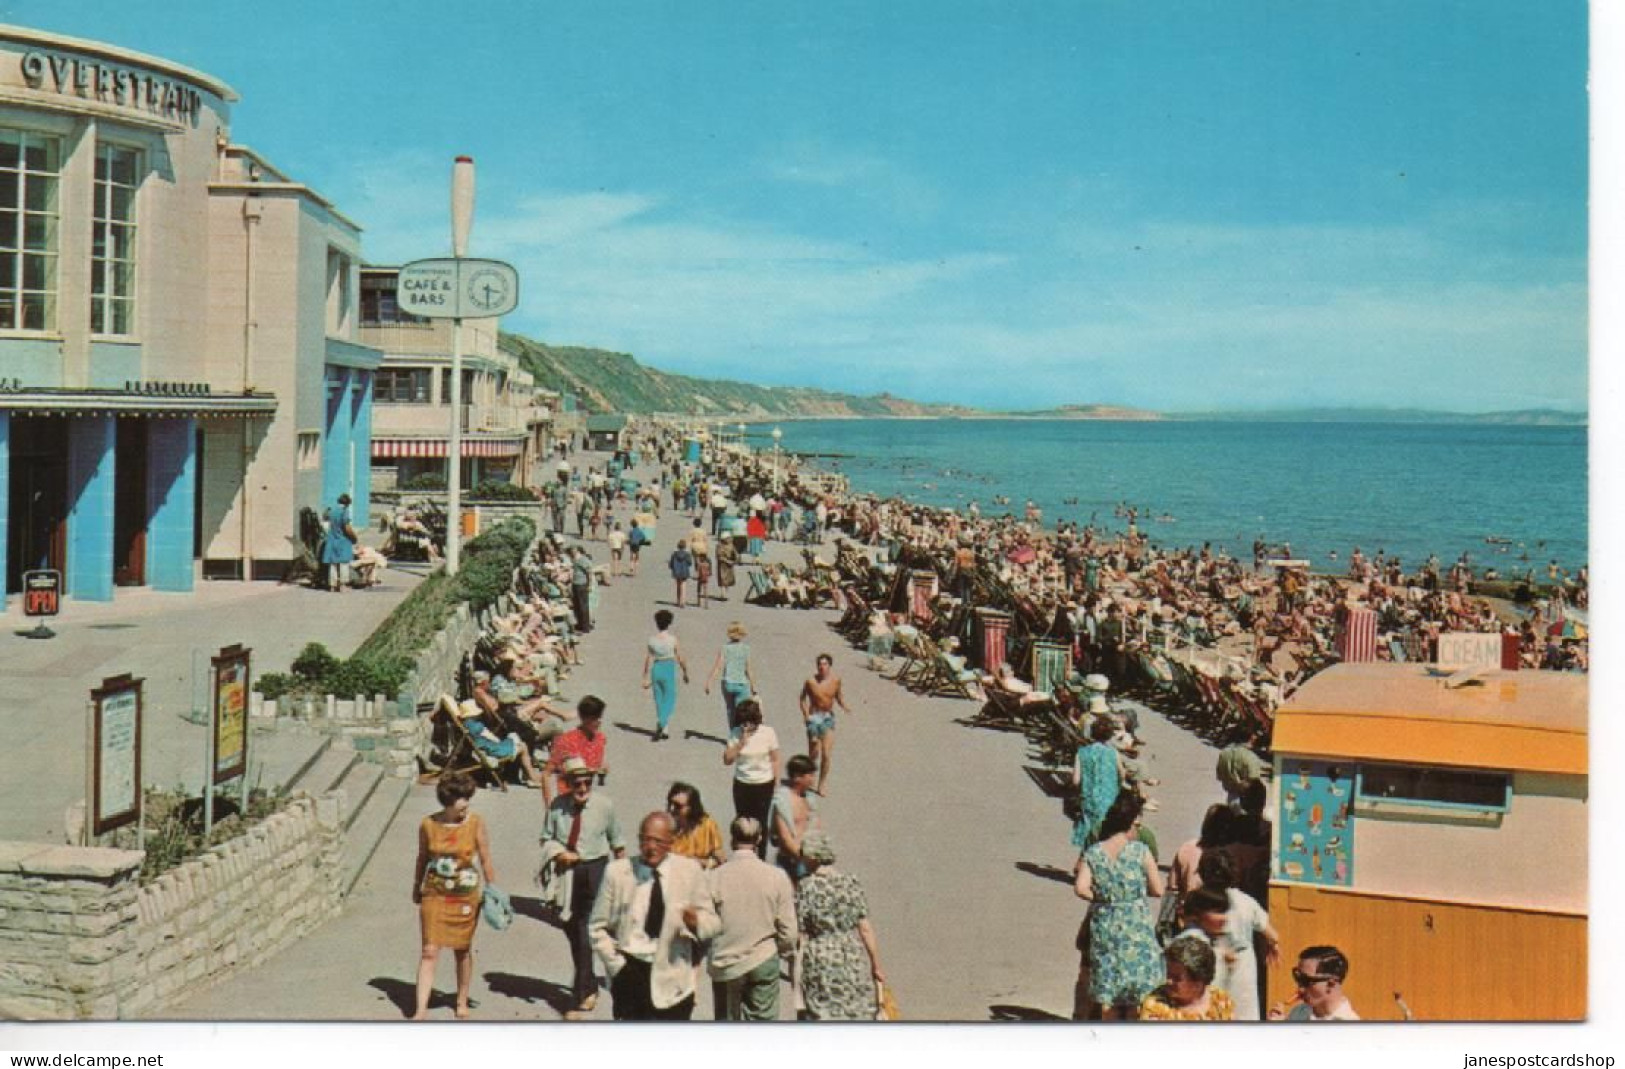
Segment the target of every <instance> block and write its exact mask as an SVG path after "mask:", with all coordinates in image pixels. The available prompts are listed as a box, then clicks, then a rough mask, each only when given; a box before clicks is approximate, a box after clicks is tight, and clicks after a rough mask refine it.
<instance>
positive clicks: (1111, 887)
mask: <svg viewBox="0 0 1625 1069" xmlns="http://www.w3.org/2000/svg"><path fill="white" fill-rule="evenodd" d="M1143 805H1144V803H1143V802H1141V800H1140V798H1139V796H1138V795H1135V794H1131V793H1129V792H1127V791H1125V792H1123V793H1122V794H1120V795H1118V797H1117V801H1115V802H1113V803H1112V807H1111V808H1110V809H1108V810H1107V811H1106V816H1105V818H1104V819H1103V820H1102V821H1101V825H1100V841H1099V842H1096V843H1095V844H1094V845H1092V846H1090V847H1089V848H1088V849H1087V850H1085V851H1084V852H1083V864H1082V865H1081V866H1080V867H1079V869H1078V878H1077V883H1076V886H1075V888H1074V889H1075V890H1076V891H1077V895H1078V897H1079V898H1082V899H1085V900H1086V901H1088V902H1089V903H1090V907H1089V921H1088V925H1089V937H1088V955H1089V980H1088V996H1089V1001H1090V1002H1091V1003H1093V1004H1094V1006H1095V1007H1097V1008H1098V1012H1099V1013H1100V1016H1101V1018H1102V1019H1103V1020H1108V1021H1111V1020H1130V1019H1133V1018H1134V1017H1135V1016H1137V1014H1138V1012H1139V1006H1140V1003H1141V1001H1142V1000H1143V999H1144V998H1145V996H1146V995H1148V994H1149V993H1150V992H1151V990H1152V989H1153V988H1155V987H1156V986H1157V984H1158V983H1159V982H1160V981H1161V980H1162V978H1163V971H1162V952H1161V949H1160V948H1159V947H1158V945H1157V935H1156V928H1155V923H1154V921H1153V919H1152V913H1151V907H1150V906H1149V905H1148V904H1147V903H1146V896H1147V895H1150V896H1151V897H1154V898H1155V897H1160V896H1161V895H1162V891H1163V887H1162V874H1161V873H1160V872H1158V871H1157V859H1156V858H1155V857H1154V856H1152V853H1151V851H1150V850H1149V849H1148V848H1147V847H1146V845H1145V844H1144V843H1142V842H1140V841H1139V839H1138V837H1137V834H1138V831H1139V826H1140V810H1141V808H1142V807H1143Z"/></svg>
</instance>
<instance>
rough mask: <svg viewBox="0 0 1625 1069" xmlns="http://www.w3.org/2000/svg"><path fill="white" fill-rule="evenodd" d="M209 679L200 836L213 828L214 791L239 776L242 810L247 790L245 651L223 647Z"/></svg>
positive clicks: (246, 656) (246, 680) (246, 661)
mask: <svg viewBox="0 0 1625 1069" xmlns="http://www.w3.org/2000/svg"><path fill="white" fill-rule="evenodd" d="M209 665H210V668H211V672H210V677H211V679H212V680H213V686H212V688H211V700H210V702H209V710H210V718H209V719H210V724H209V731H208V746H207V752H208V758H207V762H206V765H205V767H206V768H207V769H208V771H207V772H205V773H204V776H203V833H204V834H205V835H207V834H208V833H209V830H210V829H211V828H213V827H214V789H215V787H217V786H219V785H220V784H222V783H227V782H229V781H231V780H233V779H237V778H239V777H242V778H243V779H244V781H245V782H244V789H243V792H242V798H241V799H240V800H239V805H240V807H241V808H246V807H247V803H248V791H247V783H246V777H247V773H248V682H249V674H248V669H249V651H248V650H246V649H244V648H243V647H242V646H241V645H235V646H227V647H225V648H224V649H222V650H221V651H220V652H219V653H218V654H217V655H215V656H214V657H213V658H211V659H210V661H209Z"/></svg>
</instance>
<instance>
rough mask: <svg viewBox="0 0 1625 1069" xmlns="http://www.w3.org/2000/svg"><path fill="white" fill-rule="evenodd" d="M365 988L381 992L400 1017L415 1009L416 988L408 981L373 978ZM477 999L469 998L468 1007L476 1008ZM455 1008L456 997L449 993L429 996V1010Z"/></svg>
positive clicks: (453, 993)
mask: <svg viewBox="0 0 1625 1069" xmlns="http://www.w3.org/2000/svg"><path fill="white" fill-rule="evenodd" d="M367 986H368V987H370V988H372V989H373V990H374V991H378V992H381V993H382V994H383V996H384V997H385V998H387V999H389V1001H390V1002H392V1003H394V1005H395V1008H396V1009H397V1010H399V1011H401V1016H402V1017H410V1016H412V1011H413V1010H414V1009H416V1008H417V1005H416V1003H417V986H416V985H415V984H414V983H413V982H412V981H410V980H398V979H396V978H395V977H393V976H374V977H373V978H372V979H371V980H368V981H367ZM479 1004H480V1002H479V999H476V998H472V997H471V998H469V1000H468V1005H469V1007H470V1008H471V1009H472V1008H477V1007H478V1006H479ZM456 1007H457V996H456V993H455V992H451V991H434V992H432V993H431V994H430V995H429V1009H430V1010H451V1009H456Z"/></svg>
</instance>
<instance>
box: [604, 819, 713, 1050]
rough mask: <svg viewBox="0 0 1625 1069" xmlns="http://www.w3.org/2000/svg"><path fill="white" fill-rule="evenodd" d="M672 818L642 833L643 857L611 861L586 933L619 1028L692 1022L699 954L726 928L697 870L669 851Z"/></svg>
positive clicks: (646, 824)
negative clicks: (607, 985) (632, 1023)
mask: <svg viewBox="0 0 1625 1069" xmlns="http://www.w3.org/2000/svg"><path fill="white" fill-rule="evenodd" d="M676 835H677V829H676V825H675V824H674V823H673V821H672V818H671V814H669V813H665V812H654V813H650V814H649V815H648V816H646V817H644V818H643V823H642V824H641V825H639V826H638V856H637V857H636V858H635V859H633V858H621V859H618V860H616V861H612V862H610V865H609V871H608V872H606V873H605V874H604V887H603V890H602V891H600V892H599V895H598V901H597V903H596V904H595V905H594V906H593V911H592V920H591V921H590V922H589V924H588V931H589V932H590V933H591V936H592V945H593V949H594V950H596V951H597V952H598V957H599V958H600V959H601V960H602V961H603V963H604V971H605V972H607V973H608V974H609V983H610V988H609V990H610V996H611V998H612V999H613V1000H614V1011H615V1019H616V1020H617V1021H686V1020H688V1019H689V1017H690V1016H691V1015H692V1014H693V1013H694V964H695V963H694V952H695V949H696V947H697V945H698V943H699V942H700V941H702V940H706V939H710V938H712V937H714V936H715V935H716V934H717V931H718V929H719V928H720V926H721V925H720V922H719V921H718V919H717V914H716V909H715V908H714V907H713V906H712V904H711V892H710V888H709V887H708V886H707V885H706V881H705V872H704V870H703V869H701V868H700V866H699V863H698V862H696V861H693V860H691V859H689V858H686V857H683V856H681V855H679V854H674V853H672V852H671V844H672V840H673V839H675V838H676Z"/></svg>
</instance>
